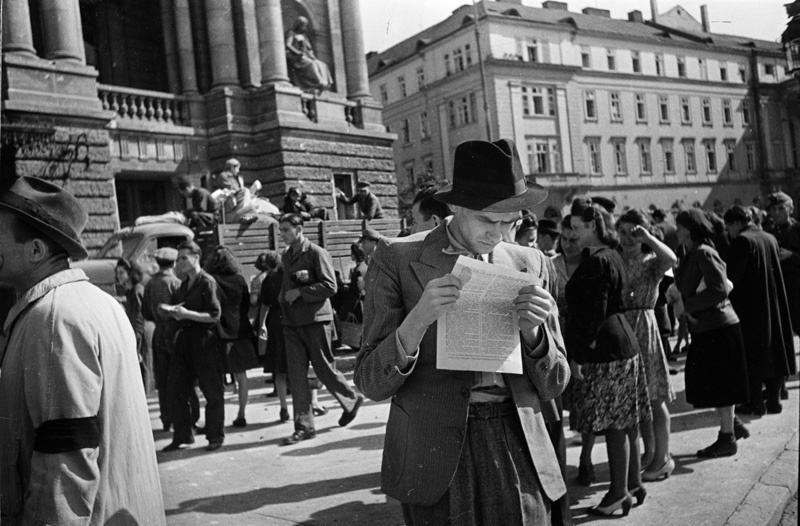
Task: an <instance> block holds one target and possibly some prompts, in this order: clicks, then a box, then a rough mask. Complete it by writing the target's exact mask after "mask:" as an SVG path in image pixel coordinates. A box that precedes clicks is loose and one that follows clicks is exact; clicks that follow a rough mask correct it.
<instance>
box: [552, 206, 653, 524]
mask: <svg viewBox="0 0 800 526" xmlns="http://www.w3.org/2000/svg"><path fill="white" fill-rule="evenodd" d="M572 228H573V230H574V232H575V236H576V237H577V239H578V243H579V244H580V246H581V247H582V249H583V253H582V255H581V257H582V262H581V264H580V266H579V267H578V268H577V269H576V270H575V273H574V274H573V275H572V278H570V280H569V283H567V287H566V291H565V293H566V297H567V330H566V331H565V333H564V339H565V343H566V346H567V353H568V356H569V360H570V366H571V368H572V377H573V378H575V379H577V380H578V381H577V382H575V385H574V389H573V397H574V398H573V400H572V411H571V413H570V423H571V425H572V426H573V427H574V428H575V429H577V430H578V431H580V432H581V433H595V434H604V435H605V437H606V450H607V452H608V465H609V472H610V476H611V484H610V487H609V490H608V493H606V494H605V496H604V497H603V499H602V501H601V502H600V503H599V504H597V505H596V506H594V507H593V508H590V510H589V511H590V513H595V514H600V515H611V514H612V513H613V512H614V511H616V510H618V509H622V512H623V515H625V514H627V512H628V510H630V508H631V505H632V501H631V493H632V494H633V495H634V496H636V498H637V501H638V502H639V503H640V504H641V503H642V502H643V501H644V497H645V496H646V492H645V490H644V487H643V486H642V480H641V464H640V459H639V445H638V438H639V436H638V435H639V432H638V426H639V422H641V421H642V420H645V419H649V418H651V414H650V402H649V400H648V396H647V380H646V378H645V375H644V369H643V368H642V367H641V365H640V358H639V343H638V341H637V339H636V336H635V335H634V333H633V329H632V328H631V326H630V324H629V323H628V320H627V319H626V318H625V315H624V311H625V305H624V303H623V298H622V294H623V290H624V289H625V282H626V274H625V269H624V266H623V263H622V258H621V256H620V255H619V253H618V252H617V251H616V250H614V249H615V248H616V245H617V236H616V232H615V230H614V221H613V218H612V216H611V214H610V213H608V212H607V211H606V210H605V209H603V208H602V207H600V206H599V205H597V204H592V203H591V202H590V201H587V200H576V201H574V202H573V204H572Z"/></svg>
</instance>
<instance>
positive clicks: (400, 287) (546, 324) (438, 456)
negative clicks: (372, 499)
mask: <svg viewBox="0 0 800 526" xmlns="http://www.w3.org/2000/svg"><path fill="white" fill-rule="evenodd" d="M546 196H547V193H546V191H545V190H544V189H543V188H542V187H541V186H539V185H536V184H534V183H526V181H525V176H524V173H523V170H522V165H521V162H520V160H519V154H518V153H517V150H516V147H515V146H514V143H513V142H511V141H509V140H506V139H502V140H499V141H497V142H494V143H491V142H486V141H468V142H465V143H461V144H460V145H459V146H458V147H457V148H456V152H455V161H454V169H453V183H452V185H449V186H447V187H446V188H444V189H442V190H441V191H439V192H438V193H437V194H436V199H438V200H440V201H443V202H445V203H447V204H449V205H450V206H451V207H452V208H453V212H454V215H453V217H452V218H450V219H448V220H446V221H445V222H444V223H443V224H441V225H439V226H438V227H436V228H434V229H433V230H430V231H426V232H420V233H417V234H412V235H411V236H408V237H403V238H399V239H396V240H384V241H381V244H380V245H379V246H378V250H377V251H376V252H375V257H374V259H373V261H372V263H371V264H370V267H369V270H368V271H367V289H366V301H365V307H364V339H363V345H362V347H361V350H360V352H359V354H358V356H357V358H356V369H355V382H356V385H357V386H358V388H359V389H361V390H362V391H363V392H364V393H365V394H366V395H367V396H369V397H370V398H371V399H373V400H386V399H389V398H391V404H390V409H389V421H388V424H387V427H386V434H385V443H384V449H383V465H382V468H381V490H382V491H383V492H384V493H386V494H387V495H389V496H391V497H393V498H395V499H397V500H399V501H400V503H401V506H402V510H403V516H404V518H405V523H406V524H407V525H408V526H418V525H421V524H426V525H445V524H454V523H455V521H456V520H457V523H458V524H463V525H479V524H498V525H500V524H503V525H505V524H514V525H528V526H531V525H546V524H549V523H550V520H551V518H550V503H551V502H552V501H555V500H557V499H559V498H560V497H562V496H563V495H564V494H565V493H566V487H565V485H564V480H563V476H562V473H561V470H560V467H559V463H558V460H557V457H556V454H555V452H554V450H553V446H552V444H551V442H550V439H549V437H548V434H547V429H546V427H545V421H544V418H543V417H542V413H541V409H540V405H541V400H552V399H553V398H555V397H556V396H558V395H559V394H561V392H562V391H563V390H564V387H565V386H566V384H567V382H568V380H569V376H570V372H569V366H568V364H567V360H566V356H565V351H564V344H563V341H562V338H561V331H560V329H559V327H558V319H557V312H556V308H555V300H554V299H553V296H552V293H551V292H549V289H552V290H553V292H555V281H554V280H555V276H551V275H549V273H548V269H549V268H551V267H550V266H549V264H548V263H549V262H547V261H546V260H545V256H544V255H543V254H542V253H541V252H540V251H538V250H530V249H526V248H523V247H519V246H516V245H513V244H510V243H503V242H501V240H502V239H503V236H504V235H506V234H507V233H508V232H509V231H510V230H511V228H512V226H513V225H514V224H515V223H516V221H517V220H518V219H519V218H520V212H519V211H520V210H521V209H523V208H526V207H529V206H533V205H535V204H538V203H540V202H542V201H543V200H544V199H545V198H546ZM459 255H465V256H466V257H472V258H476V259H481V260H483V261H488V262H489V263H492V264H494V265H500V266H503V267H508V268H511V269H515V270H519V271H526V272H528V273H531V274H533V275H535V276H537V277H538V278H539V279H540V283H541V286H539V285H536V286H534V285H531V286H527V287H523V288H522V289H521V290H520V291H519V294H518V295H517V296H516V297H515V298H508V302H509V310H513V312H514V313H515V319H516V320H517V324H518V328H519V334H520V343H521V345H522V362H523V369H524V374H496V373H482V372H479V371H446V370H441V369H438V368H437V367H436V355H437V334H436V333H437V325H436V320H437V319H438V318H439V317H440V316H441V315H443V314H445V313H446V312H450V311H453V310H454V309H456V308H458V304H457V300H458V298H459V294H460V289H461V287H462V283H461V281H460V280H459V279H458V278H457V277H456V276H454V275H452V274H451V271H452V269H453V266H454V265H455V263H456V260H457V259H458V257H459Z"/></svg>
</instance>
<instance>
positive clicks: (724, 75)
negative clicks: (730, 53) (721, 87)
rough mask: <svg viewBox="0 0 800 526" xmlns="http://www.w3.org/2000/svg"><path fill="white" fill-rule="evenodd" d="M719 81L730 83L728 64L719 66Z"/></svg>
mask: <svg viewBox="0 0 800 526" xmlns="http://www.w3.org/2000/svg"><path fill="white" fill-rule="evenodd" d="M719 80H721V81H722V82H727V81H728V66H727V65H726V64H720V66H719Z"/></svg>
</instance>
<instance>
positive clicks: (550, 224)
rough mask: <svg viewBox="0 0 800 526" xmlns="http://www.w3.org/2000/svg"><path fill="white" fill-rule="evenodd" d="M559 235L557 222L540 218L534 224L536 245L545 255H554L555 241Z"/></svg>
mask: <svg viewBox="0 0 800 526" xmlns="http://www.w3.org/2000/svg"><path fill="white" fill-rule="evenodd" d="M560 235H561V230H560V229H559V228H558V223H556V222H555V221H553V220H552V219H540V220H539V224H538V225H536V246H537V247H538V248H539V250H541V251H542V252H544V255H545V256H547V257H553V256H555V255H556V241H557V240H558V236H560Z"/></svg>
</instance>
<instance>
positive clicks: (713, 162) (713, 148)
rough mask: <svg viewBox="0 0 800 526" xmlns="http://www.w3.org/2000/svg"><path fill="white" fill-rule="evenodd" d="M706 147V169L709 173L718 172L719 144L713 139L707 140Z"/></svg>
mask: <svg viewBox="0 0 800 526" xmlns="http://www.w3.org/2000/svg"><path fill="white" fill-rule="evenodd" d="M704 146H705V148H706V169H707V170H708V173H710V174H714V173H717V145H716V143H714V141H713V140H710V141H705V143H704Z"/></svg>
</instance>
